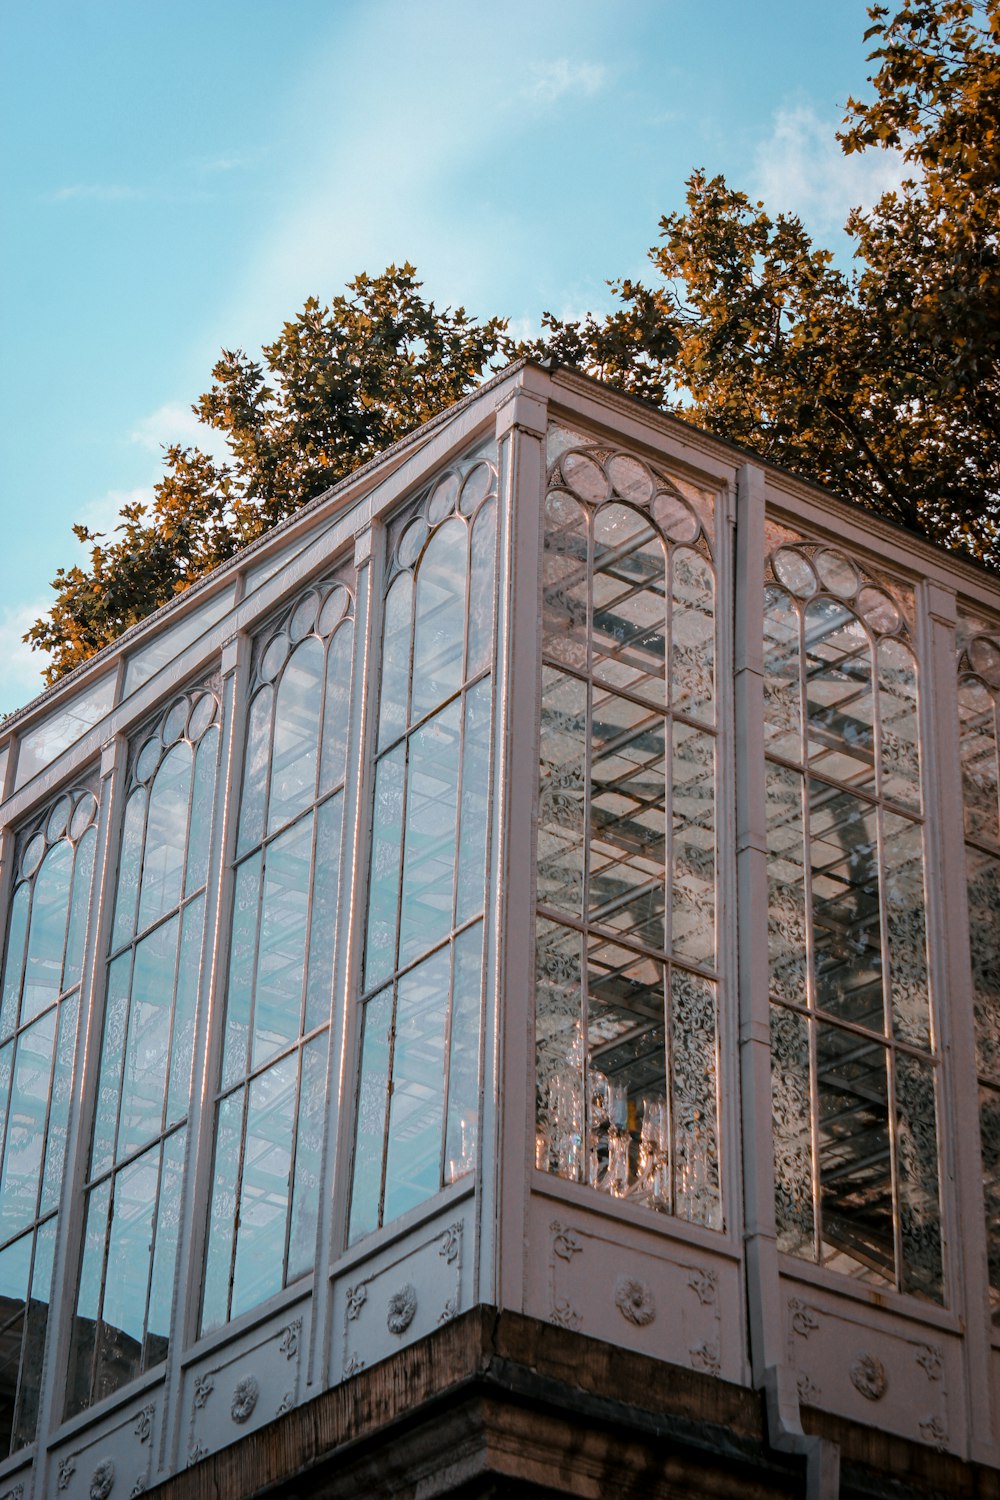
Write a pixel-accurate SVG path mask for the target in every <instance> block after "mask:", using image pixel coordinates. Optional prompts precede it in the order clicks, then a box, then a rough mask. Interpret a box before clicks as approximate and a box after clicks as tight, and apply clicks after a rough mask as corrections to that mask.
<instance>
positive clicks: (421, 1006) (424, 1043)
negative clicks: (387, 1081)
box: [383, 947, 451, 1224]
mask: <svg viewBox="0 0 1000 1500" xmlns="http://www.w3.org/2000/svg"><path fill="white" fill-rule="evenodd" d="M450 989H451V949H450V947H444V948H442V949H441V950H440V951H439V952H438V953H435V954H434V955H433V957H432V958H429V959H427V961H426V962H425V963H422V964H421V965H420V966H419V967H418V968H416V969H413V970H411V971H410V973H409V974H406V975H404V977H403V978H402V979H401V980H400V981H399V985H398V990H397V996H396V1030H395V1045H394V1047H393V1054H392V1090H391V1093H390V1099H389V1143H388V1149H387V1151H386V1164H385V1209H384V1213H383V1223H386V1224H389V1223H391V1222H392V1220H393V1219H397V1218H398V1217H399V1215H400V1214H404V1213H406V1211H407V1210H408V1209H410V1208H415V1207H416V1206H417V1204H418V1203H423V1202H424V1200H425V1199H426V1198H429V1197H431V1195H432V1194H433V1193H436V1192H437V1191H438V1189H439V1188H440V1186H441V1146H442V1140H441V1129H442V1115H443V1111H444V1036H445V1020H446V1018H447V1014H448V996H449V991H450Z"/></svg>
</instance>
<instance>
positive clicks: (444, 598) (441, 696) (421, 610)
mask: <svg viewBox="0 0 1000 1500" xmlns="http://www.w3.org/2000/svg"><path fill="white" fill-rule="evenodd" d="M467 553H468V530H467V528H466V526H465V524H464V522H462V521H459V520H454V521H446V522H445V523H444V525H443V526H439V527H438V529H437V531H436V532H435V533H434V535H433V536H432V537H431V539H430V541H429V542H428V544H427V549H426V551H425V552H424V555H423V557H422V558H421V561H420V565H419V567H418V569H417V596H416V608H415V619H414V626H413V681H412V684H411V693H412V708H411V711H410V722H411V723H416V721H417V720H418V719H421V718H423V716H424V714H426V713H428V712H430V710H431V709H433V708H436V707H437V705H438V704H439V703H442V702H443V701H444V700H445V699H446V698H450V697H451V695H452V693H454V692H455V690H456V689H457V688H458V687H459V686H460V684H461V681H462V661H463V657H464V655H465V616H466V603H465V584H466V569H467Z"/></svg>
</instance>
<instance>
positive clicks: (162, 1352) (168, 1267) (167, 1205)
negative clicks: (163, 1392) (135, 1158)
mask: <svg viewBox="0 0 1000 1500" xmlns="http://www.w3.org/2000/svg"><path fill="white" fill-rule="evenodd" d="M186 1144H187V1131H186V1130H177V1131H175V1132H174V1134H173V1135H172V1136H169V1137H168V1138H167V1140H166V1141H165V1142H164V1145H163V1165H162V1166H161V1168H160V1199H159V1203H158V1204H157V1208H156V1238H155V1241H154V1245H153V1274H152V1278H151V1280H150V1287H149V1314H148V1317H147V1320H146V1340H145V1343H144V1345H143V1360H142V1362H143V1368H144V1369H147V1370H148V1369H149V1367H150V1366H151V1365H155V1364H158V1363H159V1362H160V1360H161V1359H166V1357H167V1350H168V1348H169V1347H170V1322H171V1317H172V1307H173V1294H174V1271H175V1269H176V1262H177V1239H178V1234H179V1231H180V1222H181V1190H182V1187H183V1182H184V1149H185V1146H186Z"/></svg>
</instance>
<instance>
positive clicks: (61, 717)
mask: <svg viewBox="0 0 1000 1500" xmlns="http://www.w3.org/2000/svg"><path fill="white" fill-rule="evenodd" d="M117 676H118V670H117V667H114V668H112V670H111V671H110V672H109V673H108V674H107V676H105V677H102V678H101V679H100V681H99V682H95V683H94V684H93V685H92V686H91V687H88V688H83V689H82V690H81V691H80V692H78V693H77V694H76V696H75V697H73V698H70V699H69V701H68V702H67V703H65V704H63V705H62V706H61V707H60V708H57V709H56V710H55V712H54V713H52V714H50V715H49V717H48V718H47V719H43V720H42V722H41V723H40V724H37V725H36V726H35V728H34V729H29V730H28V731H27V732H26V733H25V734H23V735H22V736H21V740H20V745H19V748H18V752H17V767H16V769H15V774H14V790H15V791H16V790H17V788H18V787H22V786H24V783H25V782H26V781H30V779H31V777H32V776H34V775H35V774H36V773H37V772H38V771H41V770H42V769H43V768H44V767H45V766H47V765H51V763H52V761H54V760H55V759H56V757H57V756H59V755H61V754H62V752H63V751H64V750H67V749H68V748H69V746H70V745H74V744H75V743H76V741H77V740H78V739H80V738H81V736H82V735H84V734H86V732H87V730H88V729H92V728H93V726H94V725H95V724H96V723H97V721H98V720H99V719H103V717H104V715H105V714H106V713H107V712H108V710H109V709H110V708H111V706H112V704H113V703H114V700H115V682H116V679H117Z"/></svg>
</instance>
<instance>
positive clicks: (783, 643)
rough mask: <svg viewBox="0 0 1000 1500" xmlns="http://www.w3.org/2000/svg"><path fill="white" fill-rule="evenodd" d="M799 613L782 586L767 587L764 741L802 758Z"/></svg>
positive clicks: (775, 751) (790, 757)
mask: <svg viewBox="0 0 1000 1500" xmlns="http://www.w3.org/2000/svg"><path fill="white" fill-rule="evenodd" d="M800 672H801V658H800V655H799V613H798V610H797V609H796V608H795V605H794V604H793V603H792V601H791V599H789V597H788V595H787V594H786V593H785V592H784V591H783V590H782V589H775V588H768V589H765V590H764V744H765V746H766V748H767V749H768V750H770V751H771V752H772V753H773V754H774V755H783V756H784V757H785V758H786V759H787V760H795V761H800V760H801V759H802V689H801V682H800Z"/></svg>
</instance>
